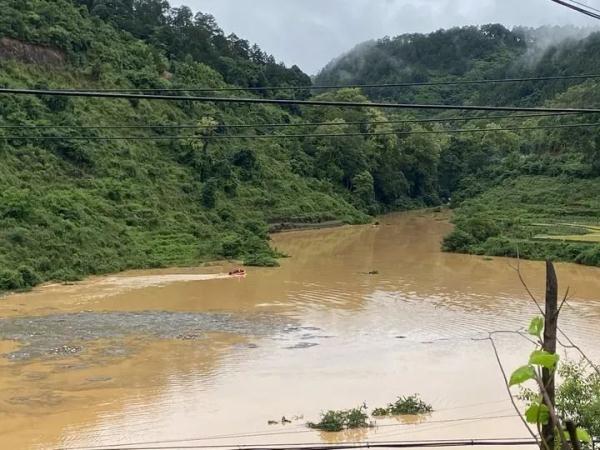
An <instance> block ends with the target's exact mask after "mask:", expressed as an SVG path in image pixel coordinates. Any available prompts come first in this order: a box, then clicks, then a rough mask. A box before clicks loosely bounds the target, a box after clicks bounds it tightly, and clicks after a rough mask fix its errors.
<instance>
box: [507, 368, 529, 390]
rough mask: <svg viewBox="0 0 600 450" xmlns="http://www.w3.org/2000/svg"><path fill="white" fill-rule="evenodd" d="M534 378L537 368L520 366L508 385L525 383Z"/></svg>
mask: <svg viewBox="0 0 600 450" xmlns="http://www.w3.org/2000/svg"><path fill="white" fill-rule="evenodd" d="M534 378H535V369H534V368H533V367H532V366H523V367H519V368H518V369H517V370H515V371H514V372H513V374H512V375H511V376H510V383H509V384H508V385H509V386H515V385H517V384H523V383H525V382H526V381H527V380H532V379H534Z"/></svg>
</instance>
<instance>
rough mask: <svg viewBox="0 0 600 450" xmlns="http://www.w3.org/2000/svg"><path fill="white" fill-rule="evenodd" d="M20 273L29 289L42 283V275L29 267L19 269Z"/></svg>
mask: <svg viewBox="0 0 600 450" xmlns="http://www.w3.org/2000/svg"><path fill="white" fill-rule="evenodd" d="M19 273H20V274H21V278H22V279H23V284H24V285H25V286H27V287H32V286H36V285H38V284H40V283H41V282H42V278H41V277H40V275H38V273H37V272H36V271H35V270H33V269H32V268H31V267H29V266H21V267H19Z"/></svg>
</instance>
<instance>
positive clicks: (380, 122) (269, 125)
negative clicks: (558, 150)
mask: <svg viewBox="0 0 600 450" xmlns="http://www.w3.org/2000/svg"><path fill="white" fill-rule="evenodd" d="M570 115H572V114H570V113H546V114H514V115H505V116H485V117H448V118H439V119H402V120H375V121H354V122H296V123H253V124H239V125H238V124H226V123H222V124H217V125H202V124H197V125H192V124H187V125H186V124H183V125H180V124H174V125H160V124H159V125H0V129H3V130H15V129H21V130H34V129H57V130H58V129H73V130H113V129H114V130H127V129H149V130H150V129H203V128H291V127H305V126H325V125H394V124H403V123H438V122H469V121H485V120H505V119H506V120H510V119H518V118H536V117H558V116H570Z"/></svg>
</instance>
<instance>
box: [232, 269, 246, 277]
mask: <svg viewBox="0 0 600 450" xmlns="http://www.w3.org/2000/svg"><path fill="white" fill-rule="evenodd" d="M229 276H231V277H245V276H246V271H245V270H244V269H234V270H232V271H231V272H229Z"/></svg>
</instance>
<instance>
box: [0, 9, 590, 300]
mask: <svg viewBox="0 0 600 450" xmlns="http://www.w3.org/2000/svg"><path fill="white" fill-rule="evenodd" d="M0 7H2V10H3V14H2V16H1V17H0V85H1V86H2V87H30V88H46V87H48V88H69V89H129V90H140V89H145V90H153V89H154V90H156V89H179V90H183V92H182V94H183V95H185V94H186V91H185V89H186V88H194V87H212V88H222V87H245V88H247V87H259V88H260V87H264V86H268V85H270V86H307V85H310V79H309V78H308V77H307V76H306V75H305V74H304V73H302V72H301V70H300V69H299V68H297V67H292V68H287V67H285V66H284V65H283V64H279V63H277V62H276V61H275V60H274V58H273V57H272V56H269V55H266V54H265V53H264V52H262V51H261V50H260V49H259V48H258V47H257V46H253V45H251V44H250V43H248V42H247V41H245V40H243V39H240V38H239V37H237V36H235V35H230V36H225V35H224V33H223V32H222V31H221V30H220V29H219V27H218V26H217V24H216V23H215V21H214V19H213V18H212V17H211V16H208V15H204V14H197V15H195V16H194V15H193V14H192V13H191V11H190V10H189V9H187V8H185V7H183V8H170V7H169V6H168V4H167V3H166V2H164V1H161V0H135V1H134V0H95V1H91V0H87V1H74V0H73V1H70V0H24V1H20V2H15V1H9V0H0ZM519 36H520V35H519V34H518V33H517V34H515V33H514V32H510V31H508V30H506V29H504V28H502V27H499V26H496V25H493V26H489V27H482V28H481V29H472V28H467V29H457V30H449V31H447V32H438V33H434V34H433V35H429V36H421V35H413V36H412V37H410V38H408V37H404V38H398V39H399V40H398V39H394V40H386V41H382V43H378V44H376V45H375V46H373V45H370V46H367V47H366V48H363V49H362V50H361V51H363V52H367V54H368V53H369V52H372V51H375V52H377V53H376V54H375V56H369V57H367V61H370V62H369V63H368V64H367V65H371V63H372V62H373V63H374V62H378V61H380V59H381V60H382V62H381V64H382V65H381V67H382V68H383V69H382V72H381V73H385V76H381V77H379V76H378V75H377V73H378V72H377V70H375V72H373V73H370V75H369V78H361V77H362V75H360V76H359V75H354V72H356V73H359V72H360V71H357V69H356V68H355V67H354V66H352V65H350V66H348V67H345V68H344V71H345V73H350V74H352V77H354V78H348V77H347V75H344V81H348V80H352V81H357V82H358V81H360V82H362V81H373V82H389V81H392V80H396V79H402V80H404V79H410V80H413V81H419V80H426V79H455V78H457V77H492V76H493V77H503V76H508V75H511V74H514V73H525V72H519V71H518V70H517V69H514V64H513V61H514V59H515V58H516V57H518V56H519V55H526V54H527V52H528V51H529V50H531V49H532V48H534V47H535V45H534V44H535V42H533V41H532V42H530V41H528V40H525V41H524V40H523V39H522V37H519ZM448 42H454V44H453V45H455V48H453V47H452V46H448ZM597 42H598V38H597V36H595V35H592V36H590V37H589V38H587V40H585V41H581V42H580V41H570V42H569V43H567V44H561V45H562V47H560V49H558V50H557V49H549V50H546V53H544V55H543V56H541V57H539V59H538V61H539V62H538V63H537V64H538V65H537V66H535V67H536V68H533V69H527V70H529V71H528V72H527V73H531V74H540V73H555V72H556V73H571V72H569V71H572V73H576V71H582V70H585V69H586V68H588V67H589V68H591V67H593V64H595V63H597V61H598V57H597V56H596V49H597V48H598V45H596V43H597ZM397 45H399V46H400V47H399V49H397V50H394V49H395V48H396V46H397ZM569 45H570V46H571V47H568V46H569ZM465 46H466V47H465ZM565 46H566V47H565ZM380 47H381V48H380ZM384 50H385V51H386V52H387V51H388V50H389V51H391V52H392V53H393V55H392V54H390V55H386V58H387V62H383V59H385V58H380V57H379V56H377V55H378V54H380V52H382V51H384ZM392 50H393V51H392ZM396 53H397V55H396ZM398 55H400V56H398ZM548 55H550V56H548ZM552 55H554V56H552ZM556 55H559V56H556ZM567 56H569V57H572V58H573V61H575V60H576V59H581V61H584V62H580V63H578V64H579V65H577V66H575V67H570V66H569V65H568V64H566V63H565V64H563V58H564V57H567ZM369 58H372V59H373V60H372V61H371V60H370V59H369ZM390 58H391V59H390ZM394 58H396V59H397V60H396V62H394ZM405 60H406V61H410V65H411V67H412V68H411V69H410V70H408V69H407V70H405V68H404V66H403V65H402V64H400V63H399V62H398V61H405ZM544 61H545V62H544ZM342 62H343V61H342ZM340 64H341V63H340ZM417 67H420V69H419V73H417ZM561 67H562V68H561ZM355 69H356V70H355ZM384 69H385V70H384ZM567 69H568V70H567ZM519 70H521V69H519ZM523 70H524V69H523ZM590 70H591V69H590ZM544 71H546V72H544ZM338 72H339V71H338ZM409 72H410V73H409ZM327 73H329V74H330V75H327ZM335 73H336V69H335V66H330V67H329V68H327V69H326V71H324V73H323V74H321V76H320V77H319V80H318V81H319V82H325V81H327V82H333V81H336V80H337V81H341V78H339V77H340V75H339V73H341V72H339V73H338V75H335V76H334V74H335ZM396 76H398V77H400V78H394V77H396ZM328 77H329V78H328ZM336 77H337V78H336ZM596 87H597V86H596V83H594V82H593V81H588V82H583V80H579V81H570V82H560V83H555V84H552V85H549V86H546V85H537V84H536V85H534V86H533V87H531V89H530V92H529V91H528V92H529V93H524V92H520V93H516V92H515V89H514V88H508V87H507V86H498V87H496V88H494V89H489V88H485V89H484V88H481V89H477V90H475V91H473V90H468V91H467V90H466V89H465V88H463V87H460V88H456V89H454V88H453V89H443V90H441V91H440V90H439V89H438V90H433V89H428V90H425V91H419V92H420V93H418V94H414V93H413V94H410V95H409V94H406V95H407V96H408V97H405V96H404V95H405V94H398V93H397V92H396V91H390V92H387V93H386V92H382V93H378V94H377V95H378V96H379V97H378V98H385V99H386V100H401V99H402V100H407V101H408V100H410V101H413V100H414V101H417V100H418V101H430V102H438V101H439V102H449V103H469V102H479V101H481V102H484V101H486V102H490V103H504V104H510V103H514V102H515V101H516V102H518V103H529V104H544V103H548V104H561V105H562V104H577V105H582V104H593V102H594V100H595V98H594V95H595V94H594V93H595V92H598V90H597V89H596ZM523 89H525V88H523ZM466 93H468V95H466ZM219 95H238V94H231V93H227V94H219ZM242 95H245V96H252V95H255V96H259V97H261V96H264V97H275V96H277V97H280V96H284V97H290V96H297V97H299V98H306V97H308V96H311V95H313V94H311V92H310V91H298V92H295V91H291V90H288V91H283V92H279V91H278V92H274V91H269V90H260V89H259V90H256V91H252V92H250V93H247V92H245V93H244V94H242ZM368 96H371V97H373V96H374V94H373V92H371V91H366V92H364V93H363V92H361V91H359V90H356V89H340V90H337V91H330V92H326V93H323V94H320V95H317V96H316V97H315V98H320V99H324V100H343V101H366V100H367V99H368ZM486 96H487V97H486ZM596 97H597V95H596ZM596 104H598V103H596ZM415 117H416V116H415V115H413V114H412V113H411V112H401V113H393V114H391V113H390V114H386V113H384V112H381V111H379V110H375V109H372V108H366V109H361V110H357V109H341V108H333V107H327V108H310V107H285V108H280V107H275V106H257V105H246V106H240V105H233V104H232V105H223V104H218V105H217V104H213V103H207V102H190V101H177V102H175V101H149V100H106V99H86V98H66V97H52V96H41V95H40V96H27V97H26V96H8V95H3V96H2V97H1V98H0V142H1V146H0V290H14V289H21V288H27V287H30V286H33V285H36V284H38V283H40V282H43V281H48V280H72V279H78V278H81V277H83V276H85V275H88V274H100V273H108V272H115V271H119V270H123V269H127V268H144V267H161V266H170V265H192V264H197V263H199V262H202V261H207V260H212V259H219V258H228V259H242V260H244V261H245V262H246V263H248V264H256V265H274V264H276V257H277V256H278V255H277V251H276V250H275V249H272V248H271V247H270V246H269V244H268V230H269V228H271V227H272V228H278V227H281V226H282V224H284V226H285V224H288V223H319V222H325V221H332V220H337V221H343V222H346V223H359V222H365V221H367V220H369V215H373V214H378V213H383V212H386V211H390V210H399V209H406V208H412V207H418V206H434V205H439V204H441V203H442V202H443V201H446V200H448V199H450V198H452V201H453V203H455V204H456V205H460V204H462V202H463V200H472V203H469V205H471V206H470V209H467V208H466V206H465V207H463V208H459V210H458V212H457V225H458V228H457V232H464V233H466V235H467V236H466V238H465V235H463V236H462V238H463V240H462V241H461V240H456V239H455V244H456V243H457V242H458V244H456V245H454V246H453V249H454V250H458V251H473V252H488V251H489V252H494V253H500V251H499V250H497V247H494V249H492V250H488V249H490V248H491V244H490V245H488V244H486V242H487V241H488V240H489V239H496V240H498V239H499V238H503V239H504V240H503V241H502V242H503V249H504V250H503V252H504V253H510V252H509V250H510V248H512V247H511V245H512V243H513V240H515V239H520V240H522V239H523V236H522V235H520V234H519V233H516V232H514V233H513V231H514V224H509V223H508V222H507V221H502V220H496V221H495V222H496V224H497V232H496V231H494V232H493V233H491V234H490V233H489V232H486V233H479V232H478V231H477V230H476V229H474V228H473V226H472V224H470V225H463V224H464V223H466V222H465V221H463V220H461V214H463V213H465V212H466V211H469V215H473V217H475V216H476V215H481V216H482V217H484V216H485V217H488V216H489V215H490V211H489V210H487V209H486V210H484V209H483V208H479V209H477V207H476V206H473V205H477V202H478V200H477V199H483V198H484V197H480V195H482V194H483V195H486V194H485V193H488V194H487V195H496V194H493V193H494V192H496V193H497V192H499V191H498V190H499V189H500V190H502V189H507V190H509V189H511V190H517V191H518V192H520V190H521V189H526V187H522V186H527V181H526V180H527V178H528V177H535V179H536V180H538V181H539V183H541V184H537V185H536V186H538V187H539V191H540V192H543V191H544V188H543V186H544V183H547V184H548V185H554V184H558V186H559V188H560V189H564V195H563V194H561V196H560V197H558V196H557V197H556V198H557V199H562V200H560V201H558V200H557V202H558V204H557V205H555V206H556V207H555V206H552V207H550V206H549V207H548V208H547V210H546V211H545V212H544V214H542V213H541V212H540V214H539V216H541V215H544V217H538V218H540V219H542V218H543V219H544V220H543V222H544V223H547V222H548V220H554V219H556V220H557V221H558V220H559V217H558V215H560V214H562V215H565V214H566V215H568V214H570V213H569V211H571V209H569V208H568V206H569V204H570V202H571V200H570V198H569V196H568V194H567V192H568V190H569V189H571V188H572V187H574V186H577V188H578V189H579V188H580V187H581V186H583V187H581V189H582V191H581V192H583V193H584V194H582V195H583V196H584V197H585V196H586V195H588V194H589V196H593V195H595V191H594V190H593V185H594V183H595V181H596V180H597V179H596V178H595V177H596V176H598V174H599V173H600V172H599V171H600V156H599V155H598V151H597V143H596V136H597V130H594V129H589V128H587V129H565V130H555V131H551V132H548V131H543V132H542V131H531V132H518V133H517V132H511V131H503V132H496V131H494V132H489V133H477V134H475V133H474V134H464V135H462V134H461V135H445V134H403V133H402V132H406V131H427V130H433V131H443V130H445V129H448V128H453V127H456V125H455V124H454V125H451V124H443V123H442V124H415V123H412V124H406V123H405V124H400V125H398V126H393V125H392V124H386V123H384V124H382V123H375V122H380V121H382V120H387V119H394V120H404V119H414V118H415ZM591 119H592V118H590V117H581V118H566V117H563V118H559V119H556V118H543V119H541V118H538V119H528V120H527V121H524V120H523V119H518V118H513V119H510V120H502V121H500V120H497V119H491V118H490V119H485V120H483V121H481V122H478V123H477V125H473V126H477V127H497V126H499V125H500V124H502V125H505V126H515V125H522V124H523V123H525V124H532V125H536V124H545V123H555V122H556V121H562V122H565V123H567V122H568V123H571V122H573V121H578V120H579V121H584V120H591ZM594 119H596V118H594ZM312 122H316V123H322V122H327V123H330V124H329V125H318V126H308V125H303V126H300V127H297V128H282V127H281V128H273V127H267V126H264V125H263V126H260V125H259V124H274V123H275V124H281V125H286V124H300V123H312ZM182 125H185V126H187V127H188V128H181V126H182ZM226 125H236V126H244V127H246V128H241V129H240V128H233V129H232V128H228V127H227V126H226ZM94 126H95V127H113V128H90V127H94ZM469 126H470V125H469ZM11 127H12V128H11ZM81 127H84V128H81ZM85 127H88V128H85ZM114 127H133V128H114ZM141 127H145V128H141ZM169 127H170V128H169ZM394 130H398V131H399V133H398V134H386V135H377V134H375V135H373V133H379V132H393V131H394ZM273 133H274V134H285V133H290V134H294V133H299V134H302V133H307V134H339V133H351V134H356V135H352V136H344V137H328V136H320V137H318V136H317V137H306V138H302V139H242V138H231V139H223V138H222V137H224V136H227V135H233V136H235V135H240V134H242V135H263V134H273ZM214 136H220V137H221V138H219V139H213V137H214ZM81 137H86V139H81ZM124 137H127V138H129V139H128V140H124V139H121V138H124ZM88 138H89V139H88ZM106 138H112V139H106ZM114 138H118V139H114ZM507 179H519V180H525V181H523V182H522V183H521V184H519V183H515V184H507V182H506V180H507ZM565 180H566V181H565ZM570 183H583V185H581V186H580V185H579V184H570ZM588 188H589V189H588ZM494 189H495V190H494ZM585 193H587V194H585ZM490 198H493V197H490ZM510 198H517V196H510ZM535 198H536V197H532V199H533V200H535ZM533 200H532V201H533ZM584 200H585V198H578V199H577V202H579V203H581V202H582V201H584ZM479 203H480V204H484V202H483V200H482V201H481V202H479ZM465 205H467V203H465ZM586 205H587V206H586V208H587V213H586V214H583V216H585V217H587V218H588V219H589V221H590V222H593V221H594V220H595V217H596V216H594V214H595V213H596V209H595V203H593V202H591V203H588V204H586ZM559 206H560V207H561V208H562V209H558V207H559ZM509 211H512V210H511V209H510V208H509V207H508V206H506V207H504V206H503V207H502V208H500V207H498V210H497V211H493V212H492V213H491V214H492V215H493V217H495V216H501V215H502V214H508V212H509ZM557 211H558V212H560V214H558V212H557ZM563 213H564V214H563ZM546 216H547V217H546ZM581 217H582V214H580V211H578V212H577V218H574V220H575V219H578V220H579V219H580V218H581ZM534 220H535V221H536V222H537V220H536V218H533V217H532V218H531V222H533V221H534ZM560 221H562V222H565V221H570V218H569V217H560ZM482 226H484V227H485V226H486V225H482ZM469 227H471V228H469ZM546 228H547V227H546ZM494 230H496V228H494ZM538 231H539V233H536V234H535V235H536V236H537V234H544V233H545V232H547V231H548V230H538ZM560 231H561V232H562V231H564V230H560ZM511 233H512V234H511ZM563 234H564V233H563ZM532 236H533V235H532ZM532 239H533V237H532ZM459 244H460V245H459ZM552 245H558V246H560V245H562V244H561V243H560V242H559V243H552ZM565 245H567V244H565ZM568 245H573V244H572V243H571V244H568ZM577 245H578V246H579V247H578V250H577V252H576V251H572V252H571V253H568V254H567V253H565V252H562V253H561V252H555V254H557V255H559V256H560V257H561V258H566V259H578V260H581V261H582V262H586V263H594V259H593V258H589V257H586V258H583V257H582V256H580V255H581V254H583V253H585V254H586V255H587V254H589V253H590V252H593V251H595V250H594V249H596V247H593V245H592V244H590V245H587V244H585V243H578V244H577ZM447 247H448V248H450V246H447ZM590 249H591V250H590ZM565 255H566V256H565ZM530 256H539V254H537V253H536V254H534V253H531V255H530Z"/></svg>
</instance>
